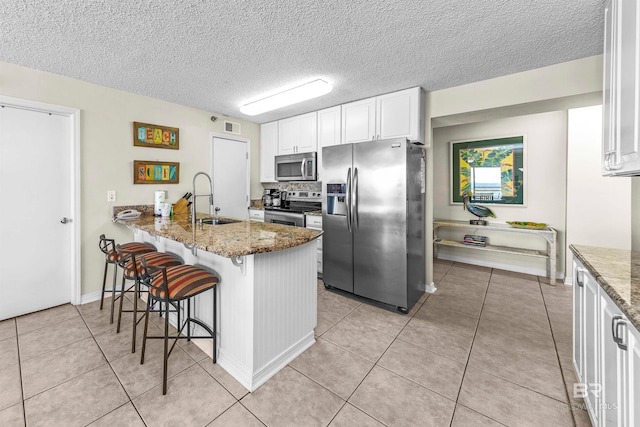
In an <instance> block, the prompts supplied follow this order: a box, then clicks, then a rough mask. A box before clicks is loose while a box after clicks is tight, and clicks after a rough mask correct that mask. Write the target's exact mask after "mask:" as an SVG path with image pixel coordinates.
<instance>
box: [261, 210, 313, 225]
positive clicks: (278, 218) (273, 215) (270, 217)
mask: <svg viewBox="0 0 640 427" xmlns="http://www.w3.org/2000/svg"><path fill="white" fill-rule="evenodd" d="M264 222H271V223H274V224H283V225H291V226H293V227H304V214H301V213H291V212H278V211H270V210H265V211H264Z"/></svg>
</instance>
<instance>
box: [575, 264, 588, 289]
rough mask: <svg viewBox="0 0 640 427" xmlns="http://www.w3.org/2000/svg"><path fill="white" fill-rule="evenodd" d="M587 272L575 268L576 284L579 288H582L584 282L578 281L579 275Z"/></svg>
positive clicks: (580, 268)
mask: <svg viewBox="0 0 640 427" xmlns="http://www.w3.org/2000/svg"><path fill="white" fill-rule="evenodd" d="M586 271H587V270H586V269H585V268H582V267H576V283H577V284H578V286H580V287H581V288H582V287H584V281H582V282H581V281H580V274H583V273H585V272H586Z"/></svg>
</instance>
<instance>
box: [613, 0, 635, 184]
mask: <svg viewBox="0 0 640 427" xmlns="http://www.w3.org/2000/svg"><path fill="white" fill-rule="evenodd" d="M615 3H618V11H617V17H618V18H619V19H620V21H619V28H618V34H619V37H620V40H619V43H618V45H619V46H620V51H619V57H620V59H619V62H618V66H619V68H618V70H619V76H620V82H619V91H618V94H617V95H618V96H619V97H620V103H619V108H620V110H619V111H618V115H619V117H620V119H619V126H620V144H619V148H618V150H619V156H620V158H618V159H616V160H617V161H618V163H619V164H620V163H621V164H622V165H623V166H622V169H621V171H622V172H624V173H628V172H631V171H640V149H639V147H638V137H639V135H638V119H639V118H638V114H639V113H640V111H639V110H638V95H639V94H640V92H639V91H640V82H639V81H638V79H639V76H638V71H640V70H639V69H638V59H639V56H638V53H639V52H638V48H639V47H640V45H639V44H638V36H639V35H638V29H639V27H638V12H639V7H638V3H637V1H636V0H622V1H617V2H616V1H614V2H613V4H615ZM614 12H615V8H614ZM614 19H615V17H614Z"/></svg>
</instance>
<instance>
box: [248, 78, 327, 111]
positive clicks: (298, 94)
mask: <svg viewBox="0 0 640 427" xmlns="http://www.w3.org/2000/svg"><path fill="white" fill-rule="evenodd" d="M332 89H333V86H331V85H330V84H329V83H327V82H325V81H324V80H322V79H317V80H313V81H311V82H308V83H304V84H302V85H300V86H296V87H294V88H291V89H287V90H283V91H281V92H278V93H276V94H274V95H270V96H267V97H264V98H262V99H259V100H257V101H253V102H250V103H248V104H245V105H243V106H242V107H240V111H241V112H242V113H243V114H246V115H248V116H255V115H258V114H261V113H264V112H267V111H271V110H276V109H278V108H282V107H286V106H287V105H292V104H297V103H298V102H302V101H306V100H307V99H312V98H317V97H319V96H322V95H326V94H327V93H329V92H331V90H332Z"/></svg>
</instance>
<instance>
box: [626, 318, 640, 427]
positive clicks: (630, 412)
mask: <svg viewBox="0 0 640 427" xmlns="http://www.w3.org/2000/svg"><path fill="white" fill-rule="evenodd" d="M627 336H628V338H629V350H628V351H627V378H628V381H629V382H628V387H627V402H628V405H627V413H626V416H627V425H629V426H638V425H640V404H638V402H640V333H639V332H638V330H637V329H636V328H635V327H633V326H632V325H629V332H628V335H627Z"/></svg>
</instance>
